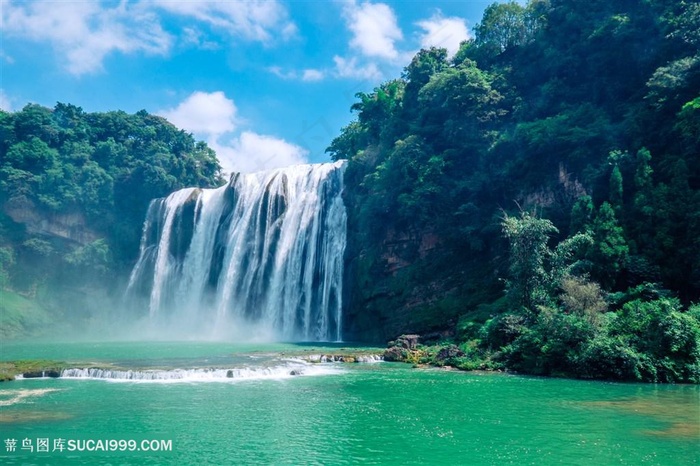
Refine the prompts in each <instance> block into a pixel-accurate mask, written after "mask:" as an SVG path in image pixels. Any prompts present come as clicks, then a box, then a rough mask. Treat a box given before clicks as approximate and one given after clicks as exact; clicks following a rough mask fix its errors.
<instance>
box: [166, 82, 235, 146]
mask: <svg viewBox="0 0 700 466" xmlns="http://www.w3.org/2000/svg"><path fill="white" fill-rule="evenodd" d="M236 113H237V109H236V104H235V103H234V102H233V100H231V99H229V98H227V97H226V95H225V94H224V93H223V92H221V91H217V92H211V93H207V92H201V91H196V92H193V93H192V94H190V96H189V97H187V98H186V99H185V100H183V101H182V102H180V104H178V106H177V107H175V108H171V109H166V110H161V111H160V112H158V115H160V116H162V117H165V118H167V119H168V120H169V121H170V122H171V123H172V124H174V125H175V126H177V127H178V128H182V129H185V130H187V131H189V132H192V133H194V134H195V135H197V136H200V137H204V138H212V137H213V138H218V137H219V136H221V135H222V134H224V133H228V132H231V131H233V130H234V129H236V119H237V117H236Z"/></svg>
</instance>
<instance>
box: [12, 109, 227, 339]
mask: <svg viewBox="0 0 700 466" xmlns="http://www.w3.org/2000/svg"><path fill="white" fill-rule="evenodd" d="M0 135H1V138H0V287H1V288H4V289H5V290H6V291H5V293H6V294H7V296H6V297H4V298H3V300H2V305H3V306H5V307H6V308H7V309H5V311H6V312H4V313H3V316H4V317H7V319H9V320H8V325H7V326H3V327H7V328H8V329H9V328H11V329H13V333H14V334H21V333H22V332H23V331H24V330H23V328H22V325H18V324H17V322H18V320H17V317H16V314H17V312H16V311H15V308H18V306H15V305H13V303H21V302H24V301H23V300H22V297H24V298H30V299H32V300H34V301H35V303H34V304H33V306H34V307H37V306H39V307H38V309H39V308H41V307H42V306H43V307H44V308H46V309H45V310H47V312H48V314H49V315H50V316H51V318H52V319H54V320H56V319H59V318H61V319H63V318H65V319H69V320H75V321H76V322H79V321H81V320H83V319H86V318H88V317H91V316H94V315H95V313H96V312H97V313H99V312H105V309H104V307H106V305H105V303H106V302H109V300H110V299H111V297H113V296H110V295H111V294H113V293H119V292H120V291H121V290H123V281H124V280H125V277H128V271H129V270H130V268H131V267H132V266H133V263H134V261H135V260H136V257H137V256H138V245H139V239H140V234H141V233H140V232H141V225H142V224H143V219H144V217H145V214H146V209H147V208H148V204H149V202H150V200H151V199H153V198H156V197H162V196H166V195H168V194H169V193H170V192H172V191H174V190H176V189H179V188H182V187H185V186H203V187H210V186H216V185H219V184H221V183H222V182H223V181H222V179H221V178H220V174H219V173H220V167H219V164H218V161H217V160H216V156H215V154H214V152H213V151H212V150H211V149H210V148H209V147H207V146H206V144H205V143H203V142H196V141H195V140H194V138H193V137H192V135H191V134H188V133H186V132H184V131H182V130H179V129H177V128H176V127H175V126H173V125H172V124H170V123H169V122H167V121H166V120H165V119H163V118H161V117H158V116H155V115H150V114H148V113H147V112H146V111H141V112H138V113H137V114H134V115H129V114H126V113H124V112H120V111H114V112H107V113H86V112H84V111H83V110H82V109H81V108H79V107H76V106H73V105H70V104H63V103H58V104H57V105H56V106H55V107H54V108H53V109H49V108H45V107H42V106H39V105H35V104H29V105H27V106H25V107H24V108H23V109H22V110H20V111H18V112H14V113H8V112H3V111H0ZM19 307H22V306H19ZM25 307H26V306H25ZM36 312H39V311H35V313H36ZM8 316H9V317H8ZM44 317H45V319H49V317H46V316H44ZM10 320H12V322H10ZM33 320H34V321H36V320H37V319H36V318H34V319H33ZM25 330H26V329H25Z"/></svg>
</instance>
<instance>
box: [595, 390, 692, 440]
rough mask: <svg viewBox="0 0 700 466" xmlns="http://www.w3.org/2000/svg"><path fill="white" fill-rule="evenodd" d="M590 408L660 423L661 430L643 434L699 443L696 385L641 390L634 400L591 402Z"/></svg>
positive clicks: (648, 431)
mask: <svg viewBox="0 0 700 466" xmlns="http://www.w3.org/2000/svg"><path fill="white" fill-rule="evenodd" d="M584 404H585V405H587V406H591V407H595V408H601V409H613V410H617V411H621V412H623V413H625V414H637V415H640V416H645V417H648V418H652V419H653V420H655V421H658V422H659V423H660V426H659V428H658V429H644V430H642V431H640V433H641V434H643V435H650V436H657V437H669V438H681V439H682V438H684V439H698V440H700V391H699V390H698V387H695V386H673V391H670V390H668V387H665V388H657V389H652V390H640V392H639V393H638V394H637V395H635V396H631V397H626V398H621V399H617V400H606V401H592V402H587V403H584Z"/></svg>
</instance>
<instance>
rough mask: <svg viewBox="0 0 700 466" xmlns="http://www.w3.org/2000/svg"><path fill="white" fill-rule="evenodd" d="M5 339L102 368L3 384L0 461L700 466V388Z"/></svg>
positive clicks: (261, 353)
mask: <svg viewBox="0 0 700 466" xmlns="http://www.w3.org/2000/svg"><path fill="white" fill-rule="evenodd" d="M0 345H1V346H0V357H1V358H2V359H3V360H16V359H28V358H32V359H39V358H47V359H53V360H61V361H67V362H71V363H73V362H75V366H74V367H76V368H85V367H102V368H108V369H110V370H111V371H112V372H110V373H109V374H112V376H111V378H109V377H110V376H105V374H104V373H103V374H102V375H100V377H108V378H98V377H97V376H98V375H99V374H97V373H87V372H80V373H76V374H75V377H74V378H60V379H25V380H17V381H13V382H7V383H3V384H0V464H3V465H33V464H51V465H62V464H95V465H98V464H99V465H107V464H113V465H129V464H162V465H170V464H172V465H199V464H216V465H224V464H243V465H245V464H273V465H277V464H293V465H297V464H321V465H334V464H397V465H398V464H406V465H408V464H428V465H433V464H435V465H438V464H445V465H461V464H464V465H469V464H475V465H480V464H484V465H490V464H494V465H500V464H512V465H525V464H536V465H541V464H545V465H546V464H564V465H639V464H644V465H700V387H698V386H687V385H644V384H620V383H605V382H588V381H575V380H563V379H546V378H536V377H523V376H514V375H504V374H497V373H465V372H457V371H449V370H443V369H429V368H420V369H414V368H411V366H409V365H406V364H398V363H384V362H378V363H376V362H375V363H372V362H367V363H359V364H352V363H309V362H306V361H304V360H299V356H309V355H315V354H322V353H324V352H330V351H339V350H340V348H344V347H341V346H333V347H331V348H328V347H317V346H311V345H293V344H272V345H269V344H267V345H235V344H226V343H196V342H186V343H168V342H158V343H135V342H132V343H63V344H61V343H56V344H48V343H45V344H36V343H32V344H29V343H1V344H0ZM212 368H219V369H221V370H223V372H221V370H219V371H215V370H212ZM128 369H132V370H136V371H137V372H132V373H129V372H127V370H128ZM178 369H179V370H178ZM229 369H230V370H233V372H232V373H229V374H227V370H229ZM119 371H121V372H119ZM292 372H293V373H294V375H292ZM222 373H223V374H224V375H223V376H222ZM226 375H229V376H226ZM12 440H15V441H16V447H15V448H14V451H10V450H11V448H10V447H9V444H8V443H9V442H11V441H12ZM89 440H92V441H93V442H94V443H93V444H91V445H92V446H94V445H98V444H99V442H98V441H101V442H103V445H105V450H106V451H102V450H97V451H87V450H85V451H79V450H78V449H77V447H79V446H81V443H80V442H82V445H83V446H85V445H87V443H85V442H87V441H89ZM119 440H123V441H124V442H123V443H122V444H121V445H124V444H127V442H128V441H132V442H131V443H128V444H127V445H132V446H133V445H135V446H136V451H119V446H120V444H119V443H117V442H118V441H119ZM144 440H145V441H147V442H148V445H151V443H150V442H149V441H151V440H156V441H163V443H153V445H155V446H158V445H164V446H165V447H166V448H168V447H170V448H168V449H170V450H171V451H157V452H153V451H143V450H141V451H139V450H138V449H139V448H140V447H141V445H143V441H144ZM69 441H73V442H77V443H74V444H73V445H76V450H75V451H67V448H66V447H67V446H68V442H69ZM110 441H112V442H111V445H112V446H113V447H115V448H112V447H110ZM40 444H41V445H42V447H41V448H40ZM46 445H48V450H49V451H48V452H46V451H37V449H40V450H43V449H45V448H44V447H45V446H46ZM60 445H64V449H63V451H60V448H57V449H56V450H57V451H53V450H54V447H57V446H60ZM23 446H25V447H27V448H24V449H23V448H22V447H23ZM29 446H31V447H33V451H29V448H28V447H29ZM115 449H116V451H111V450H115Z"/></svg>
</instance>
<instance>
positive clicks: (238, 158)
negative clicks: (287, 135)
mask: <svg viewBox="0 0 700 466" xmlns="http://www.w3.org/2000/svg"><path fill="white" fill-rule="evenodd" d="M210 146H211V147H212V149H214V150H215V151H216V153H217V155H218V157H219V162H220V163H221V166H222V167H223V168H224V171H225V172H227V173H230V172H233V171H236V172H244V173H252V172H256V171H261V170H268V169H271V168H280V167H288V166H290V165H298V164H301V163H308V162H309V161H308V159H307V155H308V151H307V150H306V149H304V148H302V147H300V146H297V145H296V144H292V143H289V142H287V141H285V140H284V139H279V138H276V137H274V136H267V135H263V134H258V133H255V132H252V131H244V132H243V133H241V135H240V136H239V137H236V138H233V139H232V140H231V141H228V143H222V142H218V141H217V142H214V143H213V144H210Z"/></svg>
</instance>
